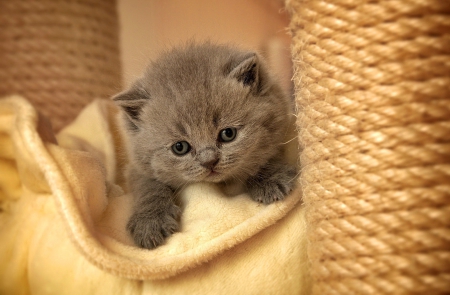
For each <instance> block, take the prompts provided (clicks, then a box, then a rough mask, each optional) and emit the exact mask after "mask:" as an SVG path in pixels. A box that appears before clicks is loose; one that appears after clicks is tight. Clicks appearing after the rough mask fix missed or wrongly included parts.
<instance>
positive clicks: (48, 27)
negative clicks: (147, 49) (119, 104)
mask: <svg viewBox="0 0 450 295" xmlns="http://www.w3.org/2000/svg"><path fill="white" fill-rule="evenodd" d="M118 48H119V43H118V21H117V13H116V2H115V1H114V0H104V1H95V0H86V1H55V0H39V1H34V0H20V1H16V0H15V1H7V0H0V96H4V95H7V94H21V95H23V96H24V97H26V98H27V99H28V100H30V101H31V102H32V103H33V104H34V105H35V106H36V107H37V109H38V110H39V111H40V112H42V113H43V114H44V115H46V116H48V117H49V118H51V121H52V123H53V126H54V129H55V130H59V129H61V128H62V127H63V126H65V125H66V124H68V123H69V122H71V121H72V120H73V119H74V118H75V116H76V115H77V114H78V113H79V112H80V111H81V109H82V108H83V107H84V106H85V105H87V104H88V103H89V102H90V101H92V100H93V99H95V98H106V97H109V96H110V95H111V94H113V93H114V92H117V91H118V90H119V89H120V62H119V49H118Z"/></svg>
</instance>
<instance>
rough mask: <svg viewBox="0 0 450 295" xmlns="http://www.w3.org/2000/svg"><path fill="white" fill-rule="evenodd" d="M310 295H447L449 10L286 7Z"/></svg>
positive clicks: (341, 0) (371, 4)
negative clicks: (305, 218) (311, 289)
mask: <svg viewBox="0 0 450 295" xmlns="http://www.w3.org/2000/svg"><path fill="white" fill-rule="evenodd" d="M286 4H287V8H288V9H289V10H290V12H291V16H292V18H291V25H290V26H291V32H292V36H293V45H292V54H293V60H294V71H295V75H294V81H295V84H296V100H297V106H298V111H299V117H298V128H299V137H300V138H299V140H300V143H301V145H302V147H303V149H304V150H303V152H302V154H301V161H302V165H303V169H302V176H301V181H302V185H303V189H304V194H303V196H304V203H305V207H306V210H307V222H308V226H309V229H308V240H309V248H308V255H309V260H310V266H311V269H310V271H311V276H312V278H313V284H314V286H313V293H314V294H416V293H417V294H450V1H442V0H404V1H387V0H386V1H382V0H378V1H377V0H371V1H369V0H365V1H364V0H359V1H358V0H329V1H315V0H310V1H296V0H288V1H287V3H286Z"/></svg>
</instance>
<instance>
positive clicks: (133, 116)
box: [112, 85, 150, 129]
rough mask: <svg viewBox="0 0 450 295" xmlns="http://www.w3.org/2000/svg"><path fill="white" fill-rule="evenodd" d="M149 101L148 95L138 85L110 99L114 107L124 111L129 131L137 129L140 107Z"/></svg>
mask: <svg viewBox="0 0 450 295" xmlns="http://www.w3.org/2000/svg"><path fill="white" fill-rule="evenodd" d="M149 99H150V95H149V94H148V93H147V91H145V89H144V88H143V87H139V85H133V86H132V87H131V88H130V89H128V90H125V91H123V92H121V93H118V94H116V95H115V96H113V97H112V100H113V101H114V102H115V103H116V105H118V106H119V107H121V108H122V109H123V110H124V111H125V114H126V115H127V119H128V123H129V126H130V128H131V129H138V125H139V122H140V114H141V110H142V107H143V106H144V104H146V103H147V101H148V100H149Z"/></svg>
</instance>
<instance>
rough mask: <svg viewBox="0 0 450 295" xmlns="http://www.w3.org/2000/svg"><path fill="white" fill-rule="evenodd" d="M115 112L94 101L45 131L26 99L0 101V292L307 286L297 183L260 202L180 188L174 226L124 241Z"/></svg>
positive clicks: (126, 211) (244, 290)
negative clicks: (156, 240) (138, 243)
mask: <svg viewBox="0 0 450 295" xmlns="http://www.w3.org/2000/svg"><path fill="white" fill-rule="evenodd" d="M116 112H117V110H116V109H115V107H114V106H113V105H112V103H111V102H109V101H106V100H97V101H95V102H93V103H92V104H90V105H89V106H87V107H86V108H85V110H84V111H83V112H82V113H81V114H80V115H79V116H78V118H77V119H76V120H75V121H74V122H73V123H72V124H71V125H70V126H68V127H67V128H66V129H64V130H62V131H61V132H60V133H59V134H58V136H56V138H55V136H54V135H53V134H52V132H51V127H50V125H49V124H48V123H47V122H46V120H45V119H44V118H43V117H40V116H39V115H38V114H37V112H36V111H35V109H34V108H33V107H32V106H31V105H30V104H29V103H28V102H27V100H26V99H24V98H21V97H17V96H13V97H8V98H5V99H2V100H0V171H1V173H0V241H1V242H0V261H1V262H0V294H115V293H117V294H147V293H148V294H150V293H151V294H189V293H192V294H194V293H195V294H207V293H209V294H230V293H233V294H261V293H265V294H273V293H277V294H292V293H302V292H306V290H308V288H309V287H308V283H307V275H306V271H305V270H306V266H305V265H306V258H305V251H304V244H305V240H304V238H303V236H304V228H305V225H304V222H303V210H302V208H301V206H300V204H299V200H300V199H301V190H300V188H299V189H297V190H296V191H294V192H293V193H292V195H291V196H289V197H288V198H287V199H286V200H284V201H283V202H277V203H274V204H271V205H268V206H266V205H261V204H258V203H256V202H254V201H252V200H251V199H250V198H249V197H248V196H247V195H246V194H245V193H239V194H237V195H230V194H228V193H227V192H226V191H224V190H223V189H222V188H220V187H218V186H215V185H212V184H195V185H191V186H189V187H187V188H185V189H184V191H183V192H182V193H181V203H182V207H183V214H182V219H181V230H180V232H178V233H176V234H174V235H173V236H172V237H170V238H169V239H168V240H167V242H166V243H165V244H164V245H162V246H161V247H158V248H157V249H154V250H145V249H139V248H136V247H135V246H134V245H133V243H132V241H131V239H130V237H129V236H128V234H127V232H126V230H125V225H126V221H127V220H128V217H129V215H130V210H131V206H130V205H131V202H130V196H129V194H127V193H126V185H125V182H124V179H123V175H122V173H121V170H123V168H124V166H125V165H126V157H125V152H124V148H123V147H124V144H123V142H122V137H121V134H120V132H119V131H118V128H117V122H116ZM262 290H263V291H264V292H263V291H262ZM210 292H212V293H210Z"/></svg>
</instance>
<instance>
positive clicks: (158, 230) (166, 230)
mask: <svg viewBox="0 0 450 295" xmlns="http://www.w3.org/2000/svg"><path fill="white" fill-rule="evenodd" d="M180 212H181V210H180V208H179V207H178V206H176V205H171V206H170V207H169V208H167V209H165V210H161V209H156V210H155V208H153V210H151V211H150V210H147V211H137V212H135V213H134V214H133V215H132V216H131V218H130V220H129V221H128V224H127V230H128V231H129V232H130V233H131V236H132V237H133V240H134V242H135V243H136V245H138V246H139V247H142V248H146V249H153V248H156V247H158V246H159V245H161V244H163V243H164V240H165V239H166V238H167V237H169V236H171V235H172V234H173V233H174V232H176V231H177V230H178V227H179V226H178V221H177V219H178V217H179V216H180Z"/></svg>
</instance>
